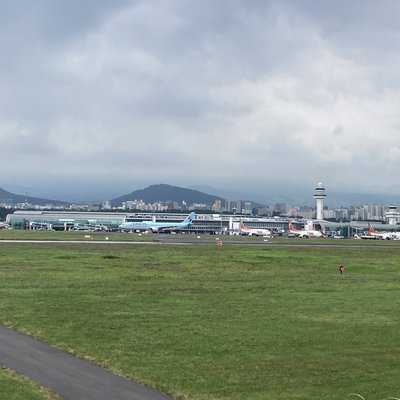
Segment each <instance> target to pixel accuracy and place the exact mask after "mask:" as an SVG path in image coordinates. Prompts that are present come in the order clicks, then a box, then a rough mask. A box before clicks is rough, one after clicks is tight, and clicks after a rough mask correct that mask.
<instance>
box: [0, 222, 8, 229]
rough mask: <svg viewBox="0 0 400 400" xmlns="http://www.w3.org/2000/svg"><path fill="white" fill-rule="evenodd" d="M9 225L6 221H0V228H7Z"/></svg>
mask: <svg viewBox="0 0 400 400" xmlns="http://www.w3.org/2000/svg"><path fill="white" fill-rule="evenodd" d="M9 227H10V225H8V224H7V223H5V222H1V221H0V229H8V228H9Z"/></svg>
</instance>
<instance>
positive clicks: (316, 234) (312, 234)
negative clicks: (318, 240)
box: [288, 219, 325, 238]
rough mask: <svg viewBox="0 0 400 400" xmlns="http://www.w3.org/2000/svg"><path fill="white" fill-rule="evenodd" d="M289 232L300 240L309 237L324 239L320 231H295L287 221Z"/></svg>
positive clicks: (290, 222)
mask: <svg viewBox="0 0 400 400" xmlns="http://www.w3.org/2000/svg"><path fill="white" fill-rule="evenodd" d="M288 221H289V232H290V233H292V234H293V235H295V236H297V237H301V238H309V237H325V235H324V233H323V232H321V231H317V230H316V229H296V228H295V227H294V226H293V224H292V221H291V220H290V219H289V220H288Z"/></svg>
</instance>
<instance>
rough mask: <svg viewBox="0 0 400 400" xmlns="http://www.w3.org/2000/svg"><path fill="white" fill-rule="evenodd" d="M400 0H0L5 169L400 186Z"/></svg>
mask: <svg viewBox="0 0 400 400" xmlns="http://www.w3.org/2000/svg"><path fill="white" fill-rule="evenodd" d="M399 8H400V5H399V4H398V2H396V1H389V0H387V1H385V2H384V6H382V4H377V3H376V2H375V1H361V0H360V1H353V2H350V3H349V2H347V1H346V2H345V1H338V2H330V1H321V2H318V4H316V3H315V2H314V1H311V0H309V1H306V0H298V1H295V0H286V1H279V2H277V1H252V2H245V1H243V0H236V1H219V2H211V1H202V2H197V1H182V0H162V1H161V0H151V1H122V0H121V1H115V2H108V1H96V2H95V1H86V2H84V3H81V2H79V3H78V2H77V1H71V2H67V3H65V4H64V3H63V4H61V3H60V2H53V1H45V0H42V1H39V2H35V4H33V3H32V2H29V1H22V0H21V1H16V2H6V3H5V4H4V7H3V9H4V10H3V12H2V13H1V15H0V37H1V39H0V50H1V51H2V54H3V55H4V56H5V57H4V62H2V64H1V65H0V85H1V88H2V90H1V92H0V140H1V159H0V168H1V170H2V171H3V173H4V175H5V176H7V181H8V182H12V181H13V183H14V184H16V185H27V184H28V183H29V185H36V186H37V187H40V186H41V185H43V182H44V181H45V182H46V185H49V184H51V182H54V183H56V182H57V183H59V182H60V180H61V181H62V180H63V179H64V180H65V181H68V182H76V183H77V185H78V182H81V183H82V182H96V184H97V185H100V184H102V185H104V186H107V185H110V187H111V186H113V187H115V186H116V185H118V184H119V185H121V188H122V187H124V188H125V187H126V185H127V182H128V184H129V185H131V187H132V189H133V188H134V187H138V186H139V185H142V184H151V183H157V182H158V183H159V182H167V183H172V184H180V185H195V184H201V185H211V186H218V185H219V186H221V187H229V186H231V187H233V186H236V187H237V186H240V187H242V188H244V189H246V188H249V189H252V190H253V189H254V188H255V187H257V186H258V187H259V186H268V185H269V184H272V183H275V182H283V183H285V182H287V183H288V184H293V183H296V184H304V185H308V186H312V185H314V184H315V182H317V181H320V180H322V181H324V182H325V184H326V185H327V187H329V186H330V187H335V188H338V189H339V188H342V187H346V188H349V187H352V188H354V189H355V190H370V191H371V190H373V191H380V192H384V191H386V190H391V191H393V190H395V191H397V193H400V190H397V189H393V188H394V187H398V186H399V184H400V175H399V174H398V173H397V171H398V170H399V167H400V157H399V154H400V135H399V127H400V116H399V115H398V112H397V110H398V109H399V103H400V91H399V84H400V79H399V78H400V74H399V72H398V68H397V65H398V62H397V61H398V58H399V56H398V54H400V53H399V43H400V41H399V40H398V39H399V34H400V29H399V28H398V26H397V25H398V24H397V21H396V16H397V15H398V11H399ZM0 183H1V182H0ZM71 185H73V183H71ZM116 194H120V193H116ZM53 197H55V196H53Z"/></svg>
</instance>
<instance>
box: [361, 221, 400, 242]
mask: <svg viewBox="0 0 400 400" xmlns="http://www.w3.org/2000/svg"><path fill="white" fill-rule="evenodd" d="M368 234H369V235H371V236H374V237H377V238H379V239H385V240H390V239H393V240H394V239H396V240H398V239H400V232H379V231H377V230H375V229H374V228H373V227H372V225H371V223H369V222H368Z"/></svg>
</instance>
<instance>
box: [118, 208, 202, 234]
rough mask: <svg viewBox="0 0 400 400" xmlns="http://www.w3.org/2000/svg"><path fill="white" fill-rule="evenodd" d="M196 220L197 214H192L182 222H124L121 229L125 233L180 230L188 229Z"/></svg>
mask: <svg viewBox="0 0 400 400" xmlns="http://www.w3.org/2000/svg"><path fill="white" fill-rule="evenodd" d="M195 218H196V213H194V212H191V213H190V214H189V215H188V216H187V217H186V218H185V219H184V220H183V221H182V222H154V221H142V222H126V221H125V222H123V223H122V224H121V225H119V228H120V229H121V230H123V231H151V232H153V233H156V232H160V231H163V230H179V229H184V228H187V227H188V226H189V225H191V224H192V223H193V220H194V219H195Z"/></svg>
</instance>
